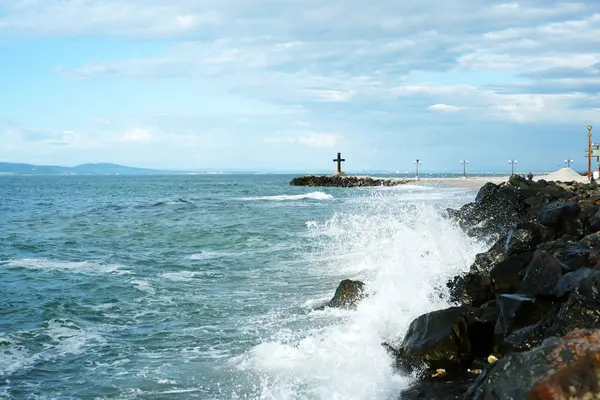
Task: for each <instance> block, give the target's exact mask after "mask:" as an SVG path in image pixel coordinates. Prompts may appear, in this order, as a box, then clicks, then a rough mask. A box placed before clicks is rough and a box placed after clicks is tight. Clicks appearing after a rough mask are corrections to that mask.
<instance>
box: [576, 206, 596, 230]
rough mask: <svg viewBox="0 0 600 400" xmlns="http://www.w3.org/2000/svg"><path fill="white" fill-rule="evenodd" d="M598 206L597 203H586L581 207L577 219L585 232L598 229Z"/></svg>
mask: <svg viewBox="0 0 600 400" xmlns="http://www.w3.org/2000/svg"><path fill="white" fill-rule="evenodd" d="M599 211H600V207H598V206H597V205H586V206H583V207H582V208H581V213H580V214H579V219H580V220H581V222H582V223H583V227H584V229H585V231H586V232H590V233H591V232H598V231H600V213H599Z"/></svg>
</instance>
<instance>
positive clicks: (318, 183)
mask: <svg viewBox="0 0 600 400" xmlns="http://www.w3.org/2000/svg"><path fill="white" fill-rule="evenodd" d="M405 183H408V180H407V179H397V178H372V177H370V176H347V175H322V176H317V175H305V176H301V177H298V178H294V179H292V181H291V182H290V185H291V186H313V187H346V188H347V187H366V186H397V185H402V184H405Z"/></svg>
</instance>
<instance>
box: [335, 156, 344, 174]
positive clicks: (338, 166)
mask: <svg viewBox="0 0 600 400" xmlns="http://www.w3.org/2000/svg"><path fill="white" fill-rule="evenodd" d="M333 161H334V162H337V173H338V174H341V173H342V162H344V161H346V159H344V158H342V153H338V154H337V158H336V159H334V160H333Z"/></svg>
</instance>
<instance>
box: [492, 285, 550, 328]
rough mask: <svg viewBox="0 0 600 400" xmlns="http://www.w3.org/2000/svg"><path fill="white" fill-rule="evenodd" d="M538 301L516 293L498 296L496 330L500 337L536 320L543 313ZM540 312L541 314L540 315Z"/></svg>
mask: <svg viewBox="0 0 600 400" xmlns="http://www.w3.org/2000/svg"><path fill="white" fill-rule="evenodd" d="M541 308H542V307H540V305H539V302H537V301H536V300H535V299H533V298H530V297H524V296H519V295H517V294H501V295H500V296H498V311H499V314H498V322H497V325H496V332H497V333H498V334H500V335H502V337H506V336H508V335H509V334H510V333H512V332H513V331H515V330H517V329H520V328H524V327H526V326H529V325H531V324H532V323H535V322H537V321H538V320H539V319H540V318H541V317H542V316H543V315H544V312H543V311H541ZM540 314H541V315H540Z"/></svg>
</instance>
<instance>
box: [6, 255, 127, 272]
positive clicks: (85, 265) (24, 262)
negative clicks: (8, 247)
mask: <svg viewBox="0 0 600 400" xmlns="http://www.w3.org/2000/svg"><path fill="white" fill-rule="evenodd" d="M0 266H5V267H7V268H25V269H34V270H55V271H64V272H75V273H83V274H119V275H124V274H128V273H130V271H128V270H126V269H125V268H127V267H125V266H123V265H119V264H99V263H94V262H90V261H59V260H49V259H45V258H23V259H18V260H8V261H5V262H0Z"/></svg>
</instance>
